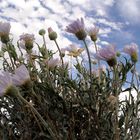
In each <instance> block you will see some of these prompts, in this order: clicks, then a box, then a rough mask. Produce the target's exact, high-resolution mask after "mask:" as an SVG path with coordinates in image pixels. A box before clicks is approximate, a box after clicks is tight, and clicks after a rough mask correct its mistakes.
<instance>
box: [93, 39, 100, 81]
mask: <svg viewBox="0 0 140 140" xmlns="http://www.w3.org/2000/svg"><path fill="white" fill-rule="evenodd" d="M94 46H95V50H96V53H97V52H98V48H97V45H96V42H95V41H94ZM97 63H98V68H100V60H99V59H98V60H97ZM100 77H101V73H100V70H99V83H100Z"/></svg>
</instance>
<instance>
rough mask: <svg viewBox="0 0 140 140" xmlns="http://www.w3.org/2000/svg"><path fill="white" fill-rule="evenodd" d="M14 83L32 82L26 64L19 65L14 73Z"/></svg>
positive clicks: (24, 83)
mask: <svg viewBox="0 0 140 140" xmlns="http://www.w3.org/2000/svg"><path fill="white" fill-rule="evenodd" d="M12 81H13V84H14V85H16V86H22V85H26V84H27V83H29V82H30V75H29V72H28V70H27V68H26V67H25V65H21V66H19V67H18V68H17V69H16V70H15V74H13V75H12Z"/></svg>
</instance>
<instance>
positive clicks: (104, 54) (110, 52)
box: [95, 45, 117, 67]
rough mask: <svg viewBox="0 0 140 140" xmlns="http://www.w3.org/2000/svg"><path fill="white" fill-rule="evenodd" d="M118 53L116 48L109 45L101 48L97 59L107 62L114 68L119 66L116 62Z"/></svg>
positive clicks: (96, 55)
mask: <svg viewBox="0 0 140 140" xmlns="http://www.w3.org/2000/svg"><path fill="white" fill-rule="evenodd" d="M116 53H117V51H116V50H115V46H113V45H109V46H107V47H105V48H101V49H100V50H99V51H98V52H97V53H96V54H95V57H96V59H98V60H104V61H106V62H107V63H108V64H109V66H111V67H112V66H114V65H116V64H117V60H116Z"/></svg>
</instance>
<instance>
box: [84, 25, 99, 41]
mask: <svg viewBox="0 0 140 140" xmlns="http://www.w3.org/2000/svg"><path fill="white" fill-rule="evenodd" d="M86 31H87V34H88V35H89V36H90V38H91V40H92V41H96V40H97V35H98V33H99V27H97V26H93V27H89V28H87V29H86Z"/></svg>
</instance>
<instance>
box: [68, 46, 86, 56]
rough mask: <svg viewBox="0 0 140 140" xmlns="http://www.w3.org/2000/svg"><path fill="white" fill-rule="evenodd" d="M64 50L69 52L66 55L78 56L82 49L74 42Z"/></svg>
mask: <svg viewBox="0 0 140 140" xmlns="http://www.w3.org/2000/svg"><path fill="white" fill-rule="evenodd" d="M66 50H67V51H68V52H69V53H68V55H69V56H73V57H77V56H79V55H80V54H81V53H82V52H83V51H84V49H83V48H79V47H77V46H76V45H74V44H71V45H69V47H67V48H66Z"/></svg>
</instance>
